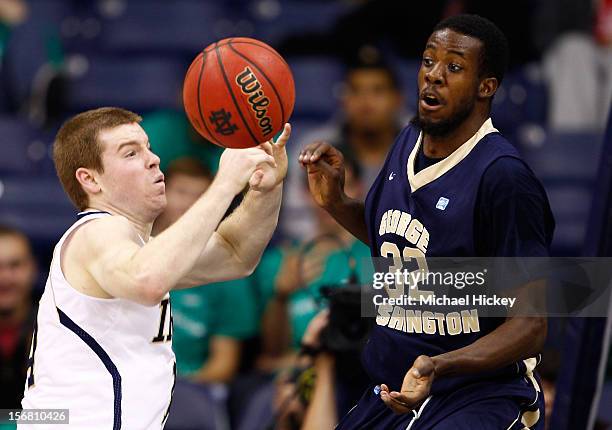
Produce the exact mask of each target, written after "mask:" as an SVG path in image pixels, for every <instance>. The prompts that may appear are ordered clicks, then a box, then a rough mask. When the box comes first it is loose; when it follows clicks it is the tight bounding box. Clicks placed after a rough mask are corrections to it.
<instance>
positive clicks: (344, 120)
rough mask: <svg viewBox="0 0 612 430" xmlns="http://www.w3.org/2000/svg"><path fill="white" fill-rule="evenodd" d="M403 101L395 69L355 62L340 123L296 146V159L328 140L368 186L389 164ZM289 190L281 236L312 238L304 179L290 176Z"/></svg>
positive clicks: (377, 63)
mask: <svg viewBox="0 0 612 430" xmlns="http://www.w3.org/2000/svg"><path fill="white" fill-rule="evenodd" d="M402 106H403V98H402V93H401V90H400V86H399V81H398V78H397V75H396V73H395V70H394V69H393V68H391V67H390V66H389V65H388V64H387V63H386V62H385V61H384V60H382V59H380V58H378V59H373V60H372V61H354V62H352V63H350V65H348V67H347V69H346V73H345V77H344V86H343V91H342V96H341V105H340V107H341V112H340V115H339V118H334V120H333V121H332V122H330V123H329V124H326V125H325V126H323V127H320V128H317V129H314V130H312V131H311V132H309V133H307V134H306V135H304V137H303V138H302V139H301V140H300V141H298V142H297V143H296V145H295V146H294V148H295V154H296V157H297V152H298V151H299V149H301V148H302V147H303V146H304V145H306V144H307V143H310V142H312V141H313V140H314V139H317V140H318V139H324V140H326V141H328V142H329V143H331V144H332V145H334V146H335V147H337V148H338V149H339V150H340V151H341V152H342V153H344V154H349V153H350V154H351V155H352V156H353V158H354V159H355V161H356V163H357V164H358V165H359V168H360V170H361V178H362V180H363V183H364V184H365V185H366V186H367V187H369V186H370V185H371V184H372V182H374V179H376V175H377V174H378V171H379V170H380V167H381V166H382V165H383V163H384V161H385V157H386V155H387V151H389V148H390V147H391V145H392V144H393V139H394V137H395V136H396V135H397V133H398V132H399V130H400V120H401V118H400V116H401V114H402ZM288 180H289V189H288V192H287V193H286V194H285V196H284V199H285V200H284V208H283V216H282V217H281V223H282V228H283V232H284V233H285V234H287V235H288V236H290V237H293V238H298V239H308V237H306V234H305V232H311V231H313V230H314V229H315V228H316V226H315V219H314V218H315V216H314V214H313V213H312V210H311V208H310V207H309V206H308V205H307V204H306V203H305V201H304V199H303V198H302V197H301V194H302V193H301V189H302V177H301V175H300V174H299V172H291V171H290V172H289V179H288Z"/></svg>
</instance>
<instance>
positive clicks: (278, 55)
mask: <svg viewBox="0 0 612 430" xmlns="http://www.w3.org/2000/svg"><path fill="white" fill-rule="evenodd" d="M234 39H235V37H232V38H230V39H229V40H228V41H227V42H225V43H223V44H221V45H219V48H221V47H223V46H226V45H228V44H230V43H233V44H234V45H237V44H239V43H244V44H245V45H252V46H258V47H260V48H262V49H265V50H266V51H268V52H270V53H271V54H274V55H275V56H276V57H277V58H278V59H279V60H281V61H282V62H283V63H285V65H286V66H287V67H289V64H287V62H286V61H285V59H284V58H283V57H282V56H281V55H280V54H279V53H278V52H276V51H275V50H274V49H273V48H272V47H270V46H266V45H264V44H263V42H261V43H262V45H260V44H259V43H253V42H247V41H245V40H239V41H237V42H234ZM213 49H215V48H214V47H213V48H210V49H209V50H208V51H204V52H210V51H212V50H213Z"/></svg>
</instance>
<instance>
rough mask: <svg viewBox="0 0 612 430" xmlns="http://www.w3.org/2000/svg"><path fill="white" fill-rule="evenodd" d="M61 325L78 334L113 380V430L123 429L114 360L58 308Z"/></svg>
mask: <svg viewBox="0 0 612 430" xmlns="http://www.w3.org/2000/svg"><path fill="white" fill-rule="evenodd" d="M56 309H57V313H58V315H59V320H60V323H61V324H62V325H63V326H65V327H66V328H68V329H69V330H70V331H72V332H73V333H74V334H76V335H77V336H78V337H79V338H80V339H81V340H82V341H83V342H85V344H86V345H87V346H88V347H89V348H90V349H91V350H92V351H93V352H94V353H95V354H96V355H97V356H98V358H99V359H100V361H102V364H104V367H105V368H106V370H108V373H110V375H111V377H112V378H113V398H114V399H113V430H119V429H121V395H122V393H121V375H120V374H119V370H118V369H117V366H115V363H113V360H112V359H111V358H110V357H109V355H108V354H107V353H106V351H105V350H104V348H102V346H100V344H99V343H98V342H97V341H96V340H95V339H94V338H93V337H92V336H91V335H90V334H89V333H87V332H86V331H85V330H83V329H82V328H81V327H80V326H79V325H78V324H77V323H75V322H74V321H72V320H71V319H70V317H69V316H68V315H66V314H65V313H64V312H63V311H62V310H61V309H60V308H58V307H56Z"/></svg>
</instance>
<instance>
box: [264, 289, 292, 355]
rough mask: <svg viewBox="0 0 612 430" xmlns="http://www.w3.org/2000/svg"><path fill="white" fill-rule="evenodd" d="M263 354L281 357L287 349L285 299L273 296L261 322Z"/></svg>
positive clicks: (288, 326)
mask: <svg viewBox="0 0 612 430" xmlns="http://www.w3.org/2000/svg"><path fill="white" fill-rule="evenodd" d="M261 337H262V344H263V345H262V348H263V351H262V352H263V353H264V354H268V355H271V356H274V357H278V356H281V355H282V354H284V353H285V352H287V350H288V349H289V344H290V338H291V329H290V324H289V313H288V311H287V297H282V296H279V295H278V294H277V295H274V297H272V300H270V303H268V306H267V307H266V311H265V312H264V315H263V318H262V321H261Z"/></svg>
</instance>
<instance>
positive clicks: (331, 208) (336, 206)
mask: <svg viewBox="0 0 612 430" xmlns="http://www.w3.org/2000/svg"><path fill="white" fill-rule="evenodd" d="M348 203H349V197H348V196H347V195H346V194H344V190H340V192H339V193H338V196H337V197H336V198H335V199H330V201H329V203H328V204H326V205H324V206H323V209H325V210H326V211H327V212H329V213H331V214H333V213H338V212H340V211H341V210H342V208H344V207H346V206H347V205H348Z"/></svg>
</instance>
